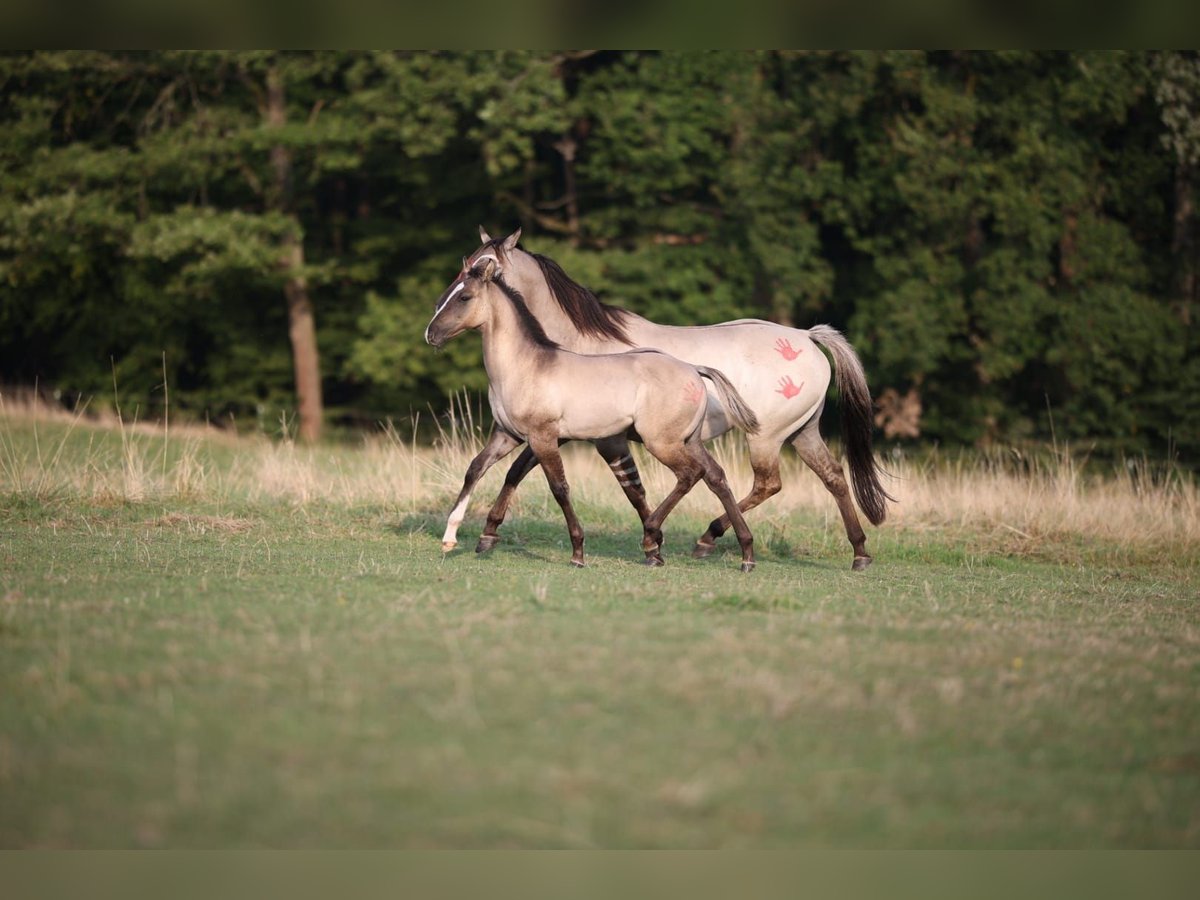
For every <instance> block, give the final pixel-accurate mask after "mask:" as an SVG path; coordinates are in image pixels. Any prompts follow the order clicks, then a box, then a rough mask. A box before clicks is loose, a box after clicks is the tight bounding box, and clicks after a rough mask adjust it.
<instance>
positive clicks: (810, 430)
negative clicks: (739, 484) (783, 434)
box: [792, 422, 871, 570]
mask: <svg viewBox="0 0 1200 900" xmlns="http://www.w3.org/2000/svg"><path fill="white" fill-rule="evenodd" d="M792 446H793V447H795V448H796V452H797V453H799V454H800V458H801V459H802V460H804V462H805V463H806V464H807V465H808V467H809V468H810V469H812V470H813V471H814V472H816V473H817V477H818V478H820V479H821V481H823V482H824V483H825V487H826V488H827V489H828V490H829V493H831V494H833V499H834V500H836V501H837V505H838V510H839V511H840V512H841V514H842V523H843V524H844V525H845V526H846V538H847V540H849V541H850V545H851V546H852V547H853V548H854V562H853V563H852V564H851V568H852V569H855V570H861V569H865V568H866V567H867V566H869V565H870V564H871V554H870V553H868V552H867V536H866V534H865V533H864V532H863V527H862V525H861V524H860V523H859V521H858V513H857V512H855V511H854V501H853V500H851V499H850V487H849V485H847V484H846V475H845V473H844V472H843V471H842V465H841V463H839V462H838V461H837V460H836V459H834V458H833V454H832V453H830V452H829V448H828V447H826V446H825V442H824V441H823V440H821V433H820V432H819V431H818V430H817V427H816V423H815V422H813V423H810V424H809V425H808V426H806V427H804V428H802V429H801V430H800V433H799V434H798V435H796V437H795V439H794V440H793V441H792Z"/></svg>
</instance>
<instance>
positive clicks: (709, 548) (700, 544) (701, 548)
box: [692, 541, 717, 559]
mask: <svg viewBox="0 0 1200 900" xmlns="http://www.w3.org/2000/svg"><path fill="white" fill-rule="evenodd" d="M716 549H717V545H716V544H706V543H704V541H696V546H695V547H693V548H692V559H704V557H706V556H708V555H709V554H711V553H712V552H713V551H714V550H716Z"/></svg>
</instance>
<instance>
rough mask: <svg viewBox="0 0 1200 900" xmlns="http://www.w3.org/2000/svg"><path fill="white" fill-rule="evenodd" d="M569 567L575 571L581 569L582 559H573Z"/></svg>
mask: <svg viewBox="0 0 1200 900" xmlns="http://www.w3.org/2000/svg"><path fill="white" fill-rule="evenodd" d="M571 565H572V566H574V567H575V568H576V569H582V568H583V566H584V562H583V560H582V559H573V560H571Z"/></svg>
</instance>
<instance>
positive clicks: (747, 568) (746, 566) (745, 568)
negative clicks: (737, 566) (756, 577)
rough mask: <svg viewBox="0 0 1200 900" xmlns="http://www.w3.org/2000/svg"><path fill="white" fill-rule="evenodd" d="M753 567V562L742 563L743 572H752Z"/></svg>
mask: <svg viewBox="0 0 1200 900" xmlns="http://www.w3.org/2000/svg"><path fill="white" fill-rule="evenodd" d="M755 565H756V563H755V562H754V561H753V560H752V561H750V562H744V563H742V571H743V572H753V571H754V566H755Z"/></svg>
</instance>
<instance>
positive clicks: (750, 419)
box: [696, 366, 758, 434]
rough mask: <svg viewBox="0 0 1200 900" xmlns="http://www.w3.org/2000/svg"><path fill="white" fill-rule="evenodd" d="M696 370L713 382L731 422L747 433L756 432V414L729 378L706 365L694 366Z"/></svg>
mask: <svg viewBox="0 0 1200 900" xmlns="http://www.w3.org/2000/svg"><path fill="white" fill-rule="evenodd" d="M696 371H697V372H699V373H700V374H701V375H702V376H703V377H704V378H707V379H708V380H709V381H711V382H712V383H713V387H715V388H716V389H717V396H718V397H720V398H721V405H722V406H724V407H725V411H726V412H728V413H729V415H730V417H731V418H732V419H733V424H735V425H737V427H738V428H740V429H742V431H744V432H746V433H747V434H758V416H756V415H755V414H754V410H752V409H751V408H750V407H749V406H748V405H747V404H746V401H745V400H743V399H742V395H741V394H739V393H738V391H737V388H735V387H734V386H733V384H732V383H731V382H730V380H729V379H728V378H726V377H725V375H724V374H723V373H722V372H718V371H717V370H716V369H710V368H709V367H708V366H696Z"/></svg>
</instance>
